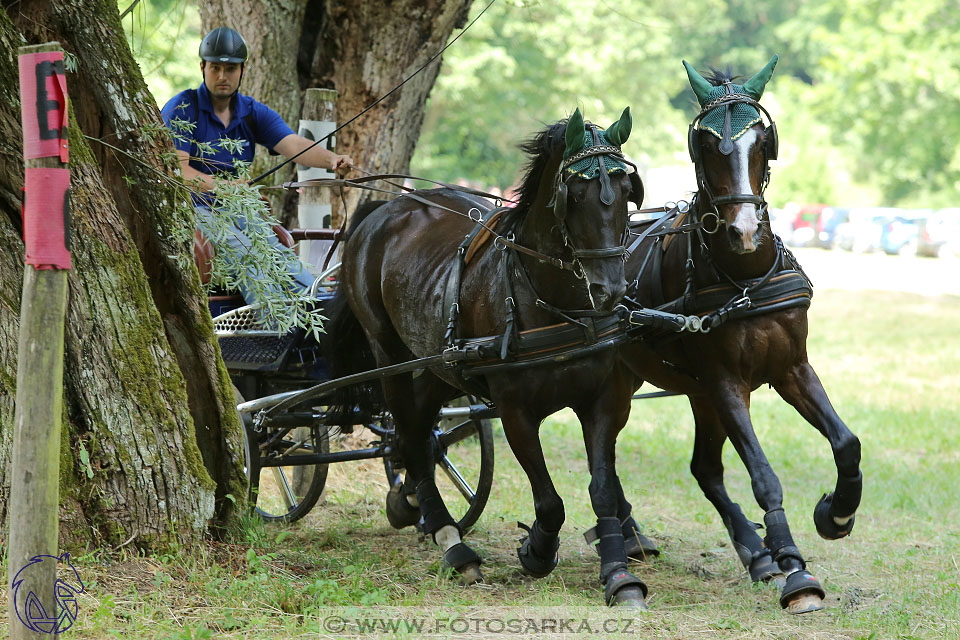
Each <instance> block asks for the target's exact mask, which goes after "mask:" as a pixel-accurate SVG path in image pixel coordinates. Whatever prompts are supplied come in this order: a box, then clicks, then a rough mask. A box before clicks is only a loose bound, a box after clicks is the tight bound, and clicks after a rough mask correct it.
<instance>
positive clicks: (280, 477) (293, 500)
mask: <svg viewBox="0 0 960 640" xmlns="http://www.w3.org/2000/svg"><path fill="white" fill-rule="evenodd" d="M272 468H273V478H274V480H276V482H277V486H278V487H279V488H280V495H281V496H282V497H283V502H284V503H285V504H286V506H287V511H291V510H292V509H293V508H294V507H296V506H297V504H298V500H297V496H296V495H294V493H293V489H291V488H290V483H289V482H287V474H286V473H284V472H283V467H272Z"/></svg>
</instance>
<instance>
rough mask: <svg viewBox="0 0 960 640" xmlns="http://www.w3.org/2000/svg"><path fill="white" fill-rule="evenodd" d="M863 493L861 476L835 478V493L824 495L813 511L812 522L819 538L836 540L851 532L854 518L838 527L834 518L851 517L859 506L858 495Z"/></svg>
mask: <svg viewBox="0 0 960 640" xmlns="http://www.w3.org/2000/svg"><path fill="white" fill-rule="evenodd" d="M862 491H863V474H862V473H858V474H857V475H856V477H853V478H850V477H846V476H840V477H838V478H837V490H836V492H835V493H827V494H824V495H823V497H822V498H820V502H818V503H817V506H816V507H815V508H814V510H813V522H814V524H815V525H817V533H819V534H820V537H821V538H826V539H827V540H836V539H838V538H842V537H844V536H846V535H847V534H849V533H850V532H851V531H852V530H853V524H854V522H855V520H856V518H854V517H851V518H850V519H849V520H847V522H846V523H845V524H843V525H842V526H841V525H838V524H837V523H836V522H835V521H834V518H835V517H836V518H845V517H847V516H853V514H855V513H856V512H857V507H859V506H860V495H861V493H862Z"/></svg>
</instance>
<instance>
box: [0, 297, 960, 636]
mask: <svg viewBox="0 0 960 640" xmlns="http://www.w3.org/2000/svg"><path fill="white" fill-rule="evenodd" d="M811 318H812V320H811V336H810V341H809V351H810V360H811V362H812V364H813V365H814V367H816V368H817V370H818V372H819V374H820V376H821V378H822V380H823V382H824V385H825V387H826V389H827V391H828V393H830V395H831V399H832V400H833V403H834V405H835V407H836V408H837V410H838V412H839V413H840V415H841V416H842V417H843V418H844V419H845V421H846V422H847V424H848V425H849V426H850V427H851V429H853V431H854V432H855V433H856V434H857V435H858V436H859V437H860V439H861V441H862V443H863V474H864V498H863V503H862V505H861V507H860V511H859V513H858V515H857V524H856V528H855V530H854V532H853V534H852V535H851V536H850V537H849V538H847V539H844V540H840V541H835V542H828V541H825V540H822V539H820V538H819V537H818V536H817V534H816V531H815V528H814V526H813V520H812V510H813V507H814V505H815V503H816V501H817V499H818V498H819V497H820V495H821V494H822V493H824V492H825V491H828V490H830V489H831V488H832V487H833V482H834V478H835V469H834V466H833V461H832V457H831V455H830V449H829V446H828V445H827V443H826V441H825V440H824V439H822V438H821V436H820V435H819V434H818V433H817V432H816V431H815V430H814V429H813V428H812V427H810V426H809V425H807V424H806V423H805V422H803V420H802V419H801V418H800V417H799V416H798V415H797V414H795V413H794V412H793V410H792V409H791V408H790V407H788V406H787V405H786V404H784V403H783V402H782V401H780V399H779V398H778V397H777V396H776V395H775V393H774V392H772V391H770V390H768V389H766V388H764V389H761V390H759V391H757V392H756V393H755V394H754V400H753V405H752V406H753V409H752V413H753V417H754V423H755V425H756V429H757V431H758V434H759V436H760V439H761V442H762V443H763V444H764V445H765V450H766V452H767V454H768V456H769V459H770V461H771V463H772V465H773V467H774V469H775V470H776V472H777V474H778V475H779V477H780V479H781V481H782V483H783V485H784V494H785V505H784V506H785V508H786V511H787V515H788V517H790V518H791V524H792V528H793V532H794V537H795V539H796V541H797V544H798V546H799V547H800V549H801V551H802V552H803V553H804V554H805V556H806V558H807V560H808V563H809V568H810V570H811V571H812V572H813V573H814V575H816V576H817V577H818V578H819V579H820V581H821V582H822V583H823V585H824V587H825V588H826V589H827V592H828V597H827V601H826V604H827V608H826V610H824V611H821V612H817V613H812V614H807V615H805V616H800V617H795V616H790V615H788V614H786V613H784V612H782V611H781V609H780V607H779V605H778V604H777V594H778V592H777V590H776V588H775V587H773V586H768V585H753V584H751V583H750V581H749V580H748V578H747V576H746V575H745V572H744V571H742V569H741V567H740V564H739V561H738V560H737V558H736V556H735V554H734V552H733V551H732V549H731V548H730V543H729V540H728V538H727V535H726V532H725V530H724V528H723V525H722V524H721V522H720V520H719V518H718V517H717V515H716V513H715V512H714V510H713V508H712V506H711V505H710V504H709V503H708V502H707V501H706V499H704V498H703V496H702V494H701V493H700V490H699V488H698V487H697V485H696V483H695V482H694V481H693V479H692V478H691V476H690V474H689V471H688V463H689V456H690V453H691V450H692V443H693V437H692V418H691V416H690V412H689V408H688V406H687V404H686V402H685V400H683V399H680V398H667V399H658V400H646V401H642V402H636V403H635V404H634V408H633V412H632V415H631V418H630V424H629V425H628V427H627V429H626V431H625V432H624V435H623V436H622V437H621V443H620V446H619V449H618V454H619V455H618V460H619V471H620V476H621V478H622V480H623V482H624V486H625V489H626V491H627V495H628V497H629V498H630V499H631V501H632V502H633V504H634V514H635V516H636V518H637V520H638V521H639V522H640V523H641V526H642V528H643V529H644V531H645V532H646V533H647V534H648V535H650V536H651V537H653V538H655V539H656V540H657V541H658V542H659V543H660V545H661V548H662V551H663V553H662V555H661V556H660V558H659V559H656V560H654V561H652V562H649V563H646V564H645V565H641V566H638V567H637V568H636V571H635V572H636V573H637V575H639V576H640V577H642V578H643V579H644V580H645V581H646V582H647V584H648V586H649V587H650V597H649V604H650V611H649V612H647V613H642V614H639V615H637V616H636V617H630V618H628V619H620V617H619V616H620V615H621V614H620V613H619V612H616V611H610V610H607V609H605V608H604V607H603V606H602V595H601V589H600V587H599V585H598V582H597V573H598V570H599V565H598V562H597V559H596V555H595V554H594V552H593V551H592V550H591V549H589V548H588V547H587V545H586V544H585V543H584V541H583V538H582V536H581V533H582V532H583V531H584V530H586V529H588V528H589V527H590V526H592V525H593V524H594V516H593V514H592V511H591V509H590V506H589V498H588V492H587V485H588V482H589V477H588V475H587V472H586V464H585V455H584V453H583V445H582V439H581V437H580V431H579V425H578V424H577V423H576V421H575V419H574V418H573V416H572V414H568V413H561V414H558V415H556V416H554V417H553V418H551V419H550V420H549V421H548V423H547V424H545V425H544V427H543V429H542V431H541V434H542V439H543V442H544V448H545V450H546V454H547V457H548V460H549V464H550V468H551V472H552V473H553V475H554V480H555V482H556V484H557V487H558V490H559V491H560V493H561V495H562V496H563V497H564V500H565V504H566V513H567V521H566V525H565V527H564V531H563V532H562V534H561V547H560V556H561V560H560V565H559V566H558V567H557V569H556V570H555V571H554V573H553V574H552V575H551V576H549V577H547V578H545V579H542V580H539V581H535V580H531V579H529V578H525V577H523V576H522V575H521V574H520V571H519V568H518V567H519V565H518V561H517V559H516V553H515V549H516V546H517V544H516V543H517V540H518V538H519V536H520V533H521V532H520V530H519V529H517V528H516V522H517V520H522V521H524V522H528V523H529V522H531V521H532V519H533V507H532V499H531V497H530V490H529V486H528V484H527V480H526V477H525V476H524V475H523V473H522V472H521V470H520V469H519V467H518V465H517V464H516V461H515V460H514V459H513V456H512V454H511V453H510V450H509V447H508V446H507V443H506V441H505V440H504V438H503V434H502V432H500V431H499V429H498V430H497V431H496V438H497V443H496V444H497V456H498V457H497V463H496V464H497V472H496V479H495V482H494V487H493V493H492V496H491V499H490V502H489V504H488V506H487V508H486V510H485V512H484V514H483V516H482V517H481V519H480V521H479V523H478V525H477V526H476V527H475V528H474V530H473V532H472V533H471V534H470V536H469V538H468V541H469V542H470V543H471V544H472V545H473V546H474V548H475V549H477V550H478V551H479V552H480V553H481V555H482V556H483V557H484V560H485V565H484V572H485V575H486V578H487V583H486V584H484V585H479V586H474V587H461V586H459V585H458V584H457V583H456V581H455V580H454V579H452V578H451V577H450V576H449V575H447V574H445V573H444V572H443V571H441V569H440V554H439V553H438V552H437V550H436V547H435V546H434V545H433V543H432V542H429V541H423V540H420V539H418V536H417V535H416V534H415V533H414V532H413V531H412V530H407V531H395V530H393V529H391V528H390V527H389V525H388V524H387V521H386V517H385V515H384V510H383V498H384V494H385V492H386V488H387V487H386V482H385V480H384V476H383V471H382V467H381V466H380V463H379V461H370V462H364V463H349V464H343V465H339V466H335V467H334V468H332V469H331V472H330V478H329V481H328V485H327V486H328V492H327V496H326V499H325V501H324V502H323V503H321V504H320V505H318V506H317V507H316V508H315V509H314V511H313V512H312V513H311V514H310V515H309V516H308V517H307V518H305V519H304V521H302V522H301V523H298V524H296V525H293V526H289V527H276V526H269V527H264V526H262V525H258V524H257V523H256V522H250V523H249V524H248V526H247V527H246V528H245V529H244V530H243V531H241V532H238V535H237V541H236V543H234V544H220V543H217V544H213V543H211V544H209V545H208V546H206V547H205V548H202V549H194V550H184V552H183V553H181V554H177V555H169V556H162V557H147V558H143V557H136V556H132V555H129V554H127V555H124V554H122V553H120V554H116V553H91V554H89V555H87V556H85V557H82V558H80V561H79V568H80V571H81V575H82V576H83V577H84V578H85V579H86V580H87V581H88V590H87V594H85V595H84V596H83V597H82V599H81V601H80V612H81V613H80V618H79V620H78V621H77V624H76V625H75V626H74V627H73V628H72V629H70V630H69V631H68V632H67V633H66V634H65V636H69V637H72V638H101V637H126V638H145V637H150V638H177V639H180V638H183V639H186V638H254V637H256V638H293V637H305V638H306V637H345V636H346V635H347V632H348V630H344V631H341V630H340V627H339V626H338V625H336V624H331V623H330V620H334V621H336V620H339V618H336V617H335V616H334V615H333V614H336V615H340V616H343V615H347V617H349V616H350V615H353V614H354V613H357V611H353V610H343V609H342V608H343V607H350V606H363V607H365V608H364V609H361V610H359V614H360V615H361V616H367V617H369V618H376V617H383V616H386V618H387V620H394V621H401V620H403V619H407V618H417V617H418V618H420V619H423V620H426V624H427V627H426V628H427V631H422V632H410V633H407V632H406V631H403V630H402V629H403V628H404V627H402V626H401V627H400V629H401V630H400V631H397V632H396V633H384V632H383V631H382V630H380V631H376V632H374V631H371V632H369V633H367V634H366V636H367V637H388V636H409V637H422V636H423V635H427V634H428V633H430V632H436V633H433V635H437V636H439V635H444V634H445V633H448V632H450V631H454V632H463V631H467V632H469V633H471V634H472V635H473V637H481V636H488V637H505V636H510V635H517V634H518V633H522V634H524V635H527V636H528V637H531V636H532V637H542V636H543V635H544V634H543V633H542V632H543V630H544V629H545V628H546V629H547V630H549V629H550V628H552V627H550V626H549V625H546V624H545V623H544V621H545V620H548V619H554V618H561V619H562V618H572V619H574V623H573V624H572V625H568V626H567V627H559V628H558V629H559V631H563V633H562V634H558V635H557V636H556V637H586V636H587V635H597V634H598V633H600V634H602V635H605V636H606V637H619V636H621V635H622V636H627V637H631V636H632V637H642V638H804V639H808V638H815V639H821V638H822V639H827V638H850V639H855V638H856V639H861V638H862V639H867V638H877V639H883V638H957V637H960V587H958V583H960V568H958V562H960V499H958V493H960V435H958V425H960V334H958V328H960V299H958V298H956V297H939V298H929V297H919V296H913V295H910V294H904V293H883V292H856V293H853V292H847V291H830V290H826V291H818V292H817V293H816V295H815V298H814V305H813V308H812V310H811ZM725 461H726V466H727V469H728V473H727V478H728V486H729V488H730V491H731V494H732V496H733V497H734V499H735V500H737V501H738V502H740V503H741V504H742V505H743V507H744V511H745V512H746V513H747V515H748V517H750V518H751V519H753V520H756V521H760V520H761V518H762V513H761V512H760V510H759V508H758V507H757V506H756V504H755V502H754V500H753V497H752V493H751V491H750V483H749V478H748V476H747V474H746V472H745V471H744V470H743V467H742V465H741V464H740V462H739V460H738V459H736V457H735V454H734V452H733V451H732V447H729V446H728V447H727V451H726V460H725ZM394 607H404V608H403V609H397V608H394ZM345 612H346V613H345ZM5 613H6V607H5V606H4V608H3V613H0V617H2V616H3V615H4V614H5ZM452 616H454V617H452ZM455 616H459V618H456V617H455ZM527 618H530V619H532V620H535V621H538V622H537V623H536V624H538V625H539V626H538V627H530V626H524V625H522V624H520V623H517V624H514V625H513V626H504V625H509V624H511V623H509V620H511V619H513V620H526V619H527ZM458 619H459V620H461V622H459V623H458V622H457V620H458ZM471 620H474V621H476V620H481V621H480V622H471ZM603 623H605V624H606V626H605V627H604V626H602V624H603ZM518 624H519V626H517V625H518ZM526 624H527V625H529V624H530V623H526ZM585 624H589V625H591V626H590V631H591V632H590V633H588V632H587V628H586V627H585V626H584V625H585ZM5 625H6V621H5V620H0V628H5ZM517 629H519V631H518V630H517ZM535 629H539V631H540V633H535V632H534V630H535ZM498 631H502V633H498Z"/></svg>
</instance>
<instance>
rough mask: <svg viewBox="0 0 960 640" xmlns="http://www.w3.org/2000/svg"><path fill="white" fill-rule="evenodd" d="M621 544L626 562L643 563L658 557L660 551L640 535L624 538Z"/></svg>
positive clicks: (650, 541)
mask: <svg viewBox="0 0 960 640" xmlns="http://www.w3.org/2000/svg"><path fill="white" fill-rule="evenodd" d="M623 542H624V547H625V551H626V552H627V559H628V560H633V561H634V562H644V561H645V560H650V559H652V558H655V557H657V556H659V555H660V549H657V545H655V544H654V543H653V541H652V540H650V539H649V538H647V537H646V536H645V535H643V534H642V533H638V534H636V535H633V536H630V537H629V538H624V541H623Z"/></svg>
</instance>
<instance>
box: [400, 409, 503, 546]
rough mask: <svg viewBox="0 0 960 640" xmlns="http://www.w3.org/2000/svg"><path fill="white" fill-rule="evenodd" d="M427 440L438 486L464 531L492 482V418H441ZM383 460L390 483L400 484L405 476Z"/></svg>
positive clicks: (479, 509) (477, 513)
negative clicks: (431, 449) (433, 458)
mask: <svg viewBox="0 0 960 640" xmlns="http://www.w3.org/2000/svg"><path fill="white" fill-rule="evenodd" d="M472 402H476V400H472ZM430 440H431V444H432V446H433V447H434V455H435V459H436V461H437V465H436V473H435V479H436V483H437V488H438V489H439V490H440V495H441V496H443V501H444V503H445V504H446V505H447V509H448V510H449V511H450V515H452V516H453V519H454V520H456V521H457V524H458V525H459V526H460V529H461V530H463V531H466V530H467V529H469V528H470V527H472V526H473V525H474V524H475V523H476V522H477V519H478V518H479V517H480V514H481V513H482V512H483V509H484V507H485V506H486V505H487V499H488V498H489V497H490V489H491V487H492V486H493V429H492V426H491V421H490V420H474V419H470V418H468V417H464V418H459V419H455V418H443V419H441V420H440V422H439V423H438V424H437V425H435V426H434V428H433V432H432V434H431V438H430ZM383 464H384V468H385V470H386V473H387V481H388V482H389V483H390V486H391V487H396V486H400V485H402V484H403V481H404V478H403V476H402V475H400V473H398V469H397V465H396V464H395V461H394V460H391V458H389V457H387V458H384V459H383ZM412 490H413V487H405V488H404V491H403V492H404V493H406V492H408V491H412ZM419 526H420V525H419V523H417V527H418V528H419Z"/></svg>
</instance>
